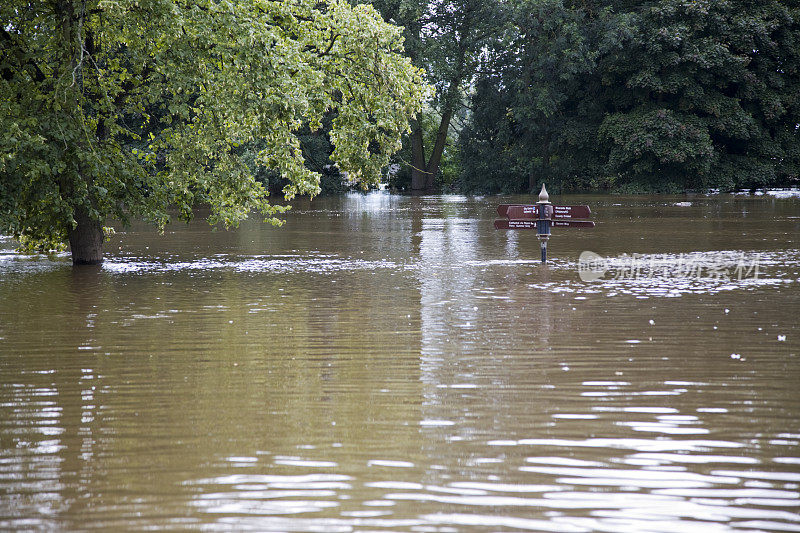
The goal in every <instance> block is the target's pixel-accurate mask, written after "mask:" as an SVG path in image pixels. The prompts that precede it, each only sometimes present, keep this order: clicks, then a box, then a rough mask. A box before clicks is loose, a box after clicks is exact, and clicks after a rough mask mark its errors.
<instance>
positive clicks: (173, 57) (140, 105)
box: [0, 0, 427, 263]
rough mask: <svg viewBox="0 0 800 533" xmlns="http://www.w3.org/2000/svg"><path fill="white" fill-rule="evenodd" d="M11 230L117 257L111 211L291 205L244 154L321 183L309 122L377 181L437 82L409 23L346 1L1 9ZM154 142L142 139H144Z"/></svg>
mask: <svg viewBox="0 0 800 533" xmlns="http://www.w3.org/2000/svg"><path fill="white" fill-rule="evenodd" d="M0 20H2V21H3V22H2V28H0V45H1V46H2V62H0V105H2V107H1V108H0V128H2V131H3V135H2V137H0V175H2V180H1V181H0V231H3V232H4V233H5V232H11V233H12V234H14V235H15V236H16V237H18V238H21V239H22V240H23V241H27V242H34V243H41V242H53V241H57V240H61V239H64V240H68V242H69V245H70V248H71V251H72V257H73V261H74V262H75V263H98V262H100V261H102V224H103V222H104V220H106V218H107V217H112V218H115V219H118V220H121V221H123V222H125V221H127V220H129V219H130V218H131V217H143V218H145V219H147V220H150V221H152V222H154V223H155V224H157V225H158V226H159V227H160V228H163V227H164V225H165V224H167V223H168V222H169V220H170V214H169V213H170V209H172V208H177V212H178V215H179V217H180V218H182V219H187V220H188V219H190V218H191V217H192V207H193V206H195V205H198V204H200V205H207V206H209V207H210V208H211V216H210V217H209V222H211V223H212V224H216V223H223V224H225V225H231V224H236V223H237V222H238V221H239V220H241V219H243V218H245V217H246V216H247V214H248V213H249V212H250V211H251V210H253V209H259V210H260V211H261V212H262V213H264V214H265V215H266V216H267V217H270V219H271V220H272V221H273V222H277V220H275V219H274V218H272V217H273V216H274V215H275V214H276V213H277V212H278V211H280V210H281V209H280V208H279V207H278V206H273V205H270V204H269V203H268V202H267V198H266V197H267V191H266V189H265V188H264V186H263V185H262V184H261V183H260V182H259V181H258V180H256V179H255V178H254V176H253V174H252V172H251V170H250V168H249V167H248V166H247V164H246V162H245V161H244V160H243V158H242V157H241V156H242V147H243V146H244V145H246V144H248V143H252V142H253V141H254V140H256V139H257V140H258V141H259V142H260V143H262V146H263V149H261V150H259V151H258V153H257V155H256V157H255V159H256V160H257V162H258V163H259V164H261V165H263V166H264V167H266V168H269V169H270V170H272V171H273V172H275V173H278V174H280V175H282V176H284V177H285V178H286V179H287V180H288V183H287V185H286V187H285V189H284V193H285V195H286V196H287V198H290V197H292V196H293V195H295V194H314V193H316V192H317V190H318V187H319V185H318V183H319V174H318V173H317V172H314V171H312V170H309V169H308V168H307V167H306V165H305V164H304V158H303V154H302V150H301V146H300V143H299V141H298V132H300V130H301V129H302V128H303V127H304V126H308V127H310V129H311V130H316V129H318V128H319V127H320V126H321V121H322V118H323V117H324V116H326V115H327V114H332V116H333V118H332V120H331V129H330V132H329V137H330V141H331V143H332V145H333V147H334V149H333V154H332V159H333V160H334V161H335V162H336V164H337V165H338V166H339V167H340V168H341V169H343V170H346V171H347V172H348V173H349V175H350V177H351V178H354V179H357V180H362V181H364V182H371V181H375V180H377V179H378V177H379V175H380V169H381V168H382V167H383V166H385V165H386V163H387V162H388V160H389V156H390V155H391V154H392V153H394V152H395V151H396V150H397V149H398V148H399V147H400V143H401V141H400V135H401V133H402V132H404V131H406V130H407V129H408V120H409V118H410V117H412V116H413V115H414V113H416V112H417V111H418V110H419V109H420V108H421V103H422V101H423V100H424V99H425V97H426V92H427V87H426V85H425V84H424V82H423V80H422V76H421V73H420V72H419V71H418V69H415V68H414V67H413V66H412V65H411V63H410V61H409V60H408V59H407V58H405V57H403V56H402V37H401V35H400V30H399V29H397V28H396V27H394V26H391V25H389V24H386V23H384V22H383V21H382V19H381V18H380V16H379V15H378V14H377V13H376V12H375V11H374V10H373V9H372V8H370V7H369V6H364V5H361V6H351V5H350V4H348V3H346V2H344V1H343V0H329V1H326V2H319V1H315V0H290V1H269V0H241V1H237V2H228V1H213V0H193V1H191V2H190V1H184V0H139V1H135V2H134V1H124V0H123V1H118V2H103V1H97V0H95V1H91V0H84V1H80V0H52V1H23V0H15V1H13V2H10V3H5V4H3V5H2V7H0ZM132 143H138V146H139V148H132V147H131V144H132Z"/></svg>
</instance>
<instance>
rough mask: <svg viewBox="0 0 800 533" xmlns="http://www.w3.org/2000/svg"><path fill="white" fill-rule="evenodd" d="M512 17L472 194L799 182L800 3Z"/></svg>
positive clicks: (623, 7)
mask: <svg viewBox="0 0 800 533" xmlns="http://www.w3.org/2000/svg"><path fill="white" fill-rule="evenodd" d="M513 8H514V11H513V13H514V15H513V21H514V25H513V27H512V28H511V30H509V31H508V32H506V33H505V34H503V35H500V36H497V37H496V39H495V42H494V44H493V45H492V46H491V47H489V48H487V49H488V50H490V51H491V54H490V56H489V61H488V62H487V65H488V66H489V68H486V69H484V70H482V71H481V74H480V76H479V77H478V79H477V81H476V93H475V95H474V98H473V102H472V108H473V109H474V114H473V115H472V122H471V123H470V125H469V127H468V128H467V129H466V130H464V132H463V133H462V136H461V153H462V154H463V156H462V157H463V158H464V160H463V162H464V166H465V168H470V169H471V172H470V173H464V174H463V175H462V178H461V185H462V187H463V188H464V189H466V190H473V191H478V190H480V191H500V190H503V191H522V190H526V189H529V188H530V187H531V179H539V180H547V181H548V183H549V184H550V183H552V184H553V186H554V187H553V188H554V189H555V190H559V189H561V190H582V189H597V188H607V189H612V190H618V191H680V190H686V189H692V188H693V189H707V188H712V187H713V188H722V189H734V188H742V187H745V188H750V187H756V186H768V185H773V186H774V185H785V184H788V183H791V181H792V180H793V179H797V177H798V175H799V174H800V151H799V150H800V132H799V131H798V123H800V118H798V117H800V108H799V107H798V105H800V99H799V97H798V95H800V63H799V60H800V46H799V45H798V43H800V10H798V2H796V1H792V2H779V1H777V0H770V1H766V2H751V1H745V0H728V1H724V2H713V1H702V0H698V1H695V2H682V1H678V0H660V1H657V2H643V1H588V2H587V1H581V2H572V1H567V0H521V1H519V2H515V3H514V4H513ZM482 176H487V177H488V179H483V178H482Z"/></svg>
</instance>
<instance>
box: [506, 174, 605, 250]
mask: <svg viewBox="0 0 800 533" xmlns="http://www.w3.org/2000/svg"><path fill="white" fill-rule="evenodd" d="M497 214H498V215H500V216H501V217H506V218H505V219H502V220H495V221H494V227H495V229H535V230H536V236H537V237H538V238H539V242H540V243H541V247H542V263H546V262H547V241H548V240H549V239H550V227H551V226H556V227H567V228H593V227H594V222H592V221H591V220H576V219H581V218H589V217H590V216H591V214H592V211H591V210H590V209H589V206H588V205H553V204H551V203H550V196H549V195H548V194H547V190H546V189H545V188H544V185H542V191H541V192H540V193H539V201H538V202H536V204H535V205H519V204H500V205H499V206H497Z"/></svg>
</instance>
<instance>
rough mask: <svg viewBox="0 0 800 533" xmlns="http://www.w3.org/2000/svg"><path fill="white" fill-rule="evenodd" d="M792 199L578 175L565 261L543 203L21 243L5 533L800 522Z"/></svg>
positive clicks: (12, 313) (3, 487)
mask: <svg viewBox="0 0 800 533" xmlns="http://www.w3.org/2000/svg"><path fill="white" fill-rule="evenodd" d="M786 196H788V197H785V198H782V197H776V196H769V195H764V196H760V197H749V196H714V197H703V196H697V197H688V198H687V197H685V196H681V197H666V196H658V197H656V196H649V197H617V196H594V197H587V196H585V197H563V198H558V197H556V198H555V199H554V200H555V201H556V202H558V203H568V204H578V203H588V204H590V205H591V207H592V210H593V213H594V215H593V219H594V220H595V221H596V222H597V227H596V228H594V229H591V230H587V229H568V228H554V229H553V236H552V238H551V240H550V244H549V252H550V258H551V261H550V263H549V265H548V266H547V267H546V268H545V267H543V266H541V265H540V264H539V262H538V258H539V244H538V242H537V240H536V237H535V235H534V233H532V232H526V231H517V232H513V231H496V230H495V229H494V228H493V225H492V221H493V219H494V218H495V208H496V206H497V204H498V203H501V202H509V201H511V202H531V201H533V199H532V198H531V197H517V198H498V197H483V198H467V197H460V196H436V197H416V198H412V197H404V196H392V195H389V194H383V193H373V194H368V195H357V194H355V195H350V196H346V197H343V198H322V199H315V200H314V201H313V202H308V201H304V200H301V201H298V202H296V203H295V208H294V210H293V211H292V212H291V213H289V214H288V215H287V217H286V224H285V225H284V227H282V228H273V227H271V226H266V225H263V224H260V223H259V222H258V221H257V220H251V221H249V222H247V223H244V224H243V225H242V226H241V227H240V228H239V229H237V230H233V231H229V232H226V231H216V232H212V231H210V229H209V228H208V227H207V225H205V223H203V222H201V221H198V222H197V223H192V224H190V225H188V226H187V225H182V224H176V225H174V226H171V227H170V228H169V231H168V232H167V233H166V234H165V235H164V236H158V235H156V234H155V233H154V232H153V230H151V229H149V228H147V227H145V226H138V225H137V226H134V227H133V228H130V229H128V230H124V229H120V230H119V231H118V233H117V234H116V236H114V237H113V238H112V241H111V242H110V243H108V245H107V251H108V254H107V256H108V261H107V262H106V264H105V265H104V266H102V267H101V268H92V267H86V268H77V269H73V268H72V266H71V264H70V262H69V259H68V258H67V257H65V256H62V257H57V258H49V259H48V258H44V257H38V258H36V257H26V256H20V255H17V254H15V253H13V252H12V250H11V249H12V248H13V243H11V242H10V240H8V239H5V240H3V241H2V242H0V247H1V248H3V249H4V250H3V251H2V253H0V529H3V530H48V531H51V530H92V529H95V530H96V529H102V530H142V529H160V530H187V529H196V530H207V531H232V530H235V531H244V530H253V531H324V532H349V531H415V532H416V531H419V532H427V531H442V532H455V531H522V530H531V531H555V532H582V531H607V532H625V531H632V532H633V531H635V532H640V531H653V532H655V531H663V532H695V531H703V532H708V533H713V532H726V531H737V532H739V531H800V285H799V284H798V283H800V198H798V197H797V196H792V195H786ZM584 251H591V252H594V253H595V254H597V256H595V259H597V257H600V258H602V261H605V263H604V266H602V265H601V266H602V268H600V269H599V272H598V271H597V270H591V271H589V272H588V273H589V274H591V275H589V276H587V275H586V274H587V272H586V271H584V270H583V269H582V263H581V262H579V257H580V254H581V252H584ZM596 262H597V261H596ZM604 269H605V270H607V271H606V272H605V273H603V270H604ZM601 275H602V277H601ZM583 278H586V279H585V280H584V279H583ZM598 278H599V279H598Z"/></svg>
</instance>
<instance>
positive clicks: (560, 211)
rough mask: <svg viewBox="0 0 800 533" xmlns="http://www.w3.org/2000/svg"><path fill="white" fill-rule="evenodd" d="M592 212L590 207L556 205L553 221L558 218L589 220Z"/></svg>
mask: <svg viewBox="0 0 800 533" xmlns="http://www.w3.org/2000/svg"><path fill="white" fill-rule="evenodd" d="M590 216H592V210H591V209H589V206H588V205H554V206H553V219H557V218H589V217H590Z"/></svg>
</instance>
